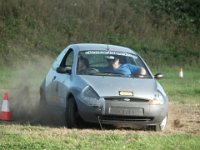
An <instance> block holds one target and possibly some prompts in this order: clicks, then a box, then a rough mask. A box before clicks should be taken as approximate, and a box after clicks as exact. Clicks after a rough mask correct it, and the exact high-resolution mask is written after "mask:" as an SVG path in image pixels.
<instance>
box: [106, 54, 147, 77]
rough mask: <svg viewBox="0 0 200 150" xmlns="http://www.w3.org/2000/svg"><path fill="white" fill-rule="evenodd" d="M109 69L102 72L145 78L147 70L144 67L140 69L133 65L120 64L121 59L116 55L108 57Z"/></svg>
mask: <svg viewBox="0 0 200 150" xmlns="http://www.w3.org/2000/svg"><path fill="white" fill-rule="evenodd" d="M106 60H107V62H108V67H106V68H104V69H103V70H102V72H107V73H117V74H122V75H124V76H137V75H138V76H144V75H146V70H145V69H144V68H143V67H139V66H136V65H132V64H120V63H119V58H118V57H117V56H115V55H108V56H106Z"/></svg>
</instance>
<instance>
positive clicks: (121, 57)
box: [76, 50, 151, 78]
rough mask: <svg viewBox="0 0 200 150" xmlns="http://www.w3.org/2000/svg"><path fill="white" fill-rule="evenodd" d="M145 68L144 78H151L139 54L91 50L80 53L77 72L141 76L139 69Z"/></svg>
mask: <svg viewBox="0 0 200 150" xmlns="http://www.w3.org/2000/svg"><path fill="white" fill-rule="evenodd" d="M141 68H143V69H144V70H145V75H142V77H144V78H150V77H151V76H150V73H149V72H148V70H147V68H146V66H145V64H144V62H143V61H142V60H141V59H140V57H139V56H137V55H134V54H131V53H126V52H115V51H100V50H89V51H81V52H79V55H78V62H77V69H76V71H77V74H78V75H97V76H123V77H124V76H125V77H141V76H139V74H138V72H139V70H140V69H141Z"/></svg>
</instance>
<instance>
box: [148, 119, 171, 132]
mask: <svg viewBox="0 0 200 150" xmlns="http://www.w3.org/2000/svg"><path fill="white" fill-rule="evenodd" d="M167 120H168V116H166V117H165V118H164V119H163V120H162V122H161V123H160V124H157V125H150V126H147V127H146V130H148V131H164V130H165V128H166V126H167Z"/></svg>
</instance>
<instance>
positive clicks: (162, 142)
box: [0, 59, 200, 150]
mask: <svg viewBox="0 0 200 150" xmlns="http://www.w3.org/2000/svg"><path fill="white" fill-rule="evenodd" d="M43 60H44V59H43ZM47 60H48V61H46V63H43V64H44V65H38V64H37V63H36V64H34V65H33V64H31V66H30V65H29V64H27V66H26V67H20V68H15V69H13V68H6V67H2V68H0V91H1V93H3V92H4V91H9V93H10V95H11V96H10V103H11V105H12V103H13V102H14V101H15V103H16V102H17V103H18V105H17V108H15V110H17V109H21V110H23V111H22V113H23V114H27V117H29V118H28V119H27V120H25V121H24V120H23V121H21V120H20V119H19V117H20V116H18V117H17V118H16V119H14V121H12V122H0V149H5V150H7V149H15V150H17V149H29V150H30V149H99V150H100V149H152V150H154V149H156V150H157V149H158V150H161V149H170V150H171V149H176V150H188V149H196V150H199V149H200V129H199V128H200V127H199V126H200V69H199V68H183V69H184V78H183V79H180V78H179V68H178V67H174V68H168V67H165V68H159V69H158V68H153V73H154V74H155V73H157V72H162V73H163V74H164V75H165V77H164V79H162V80H160V83H161V85H162V86H163V87H164V89H165V90H166V93H167V94H168V96H169V100H170V112H169V123H168V127H167V130H166V131H164V132H160V133H156V132H144V131H140V130H131V129H123V128H122V129H121V128H120V129H118V128H113V129H105V130H100V129H99V128H95V129H93V128H89V129H88V128H87V129H73V130H70V129H67V128H65V127H64V126H62V125H61V126H60V125H58V126H57V125H56V124H54V125H53V126H49V125H48V122H47V123H46V124H42V123H40V122H36V123H31V121H32V120H31V119H33V118H32V117H30V116H31V114H32V113H34V111H32V110H33V109H32V108H31V107H32V106H34V105H31V107H30V106H29V107H28V106H27V104H28V105H30V102H29V101H28V98H27V97H23V96H22V95H26V94H27V93H24V90H22V91H20V92H22V94H21V93H20V94H18V95H19V98H17V97H15V94H13V93H14V92H16V91H17V90H21V89H23V87H25V88H28V89H29V98H30V99H32V97H34V98H33V99H35V98H36V97H38V87H39V84H40V82H41V81H42V79H43V76H44V75H45V73H46V72H47V70H48V68H49V66H50V62H52V61H51V60H49V59H47ZM38 63H39V64H40V62H38ZM38 66H40V67H38ZM13 91H14V92H13ZM25 91H26V90H25ZM25 101H27V102H26V103H25V106H26V107H28V108H27V109H23V107H21V106H20V105H22V104H23V105H24V102H25ZM25 106H24V107H25ZM12 113H16V112H15V111H13V112H12ZM22 113H21V114H22ZM21 114H20V115H21ZM13 115H15V114H13ZM50 117H53V116H51V115H50ZM17 119H19V120H17ZM25 119H26V117H25ZM176 121H178V122H179V124H175V122H176Z"/></svg>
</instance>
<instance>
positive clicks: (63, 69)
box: [56, 67, 72, 74]
mask: <svg viewBox="0 0 200 150" xmlns="http://www.w3.org/2000/svg"><path fill="white" fill-rule="evenodd" d="M56 71H57V72H58V73H62V74H64V73H68V74H71V72H72V70H71V67H58V68H57V69H56Z"/></svg>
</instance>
